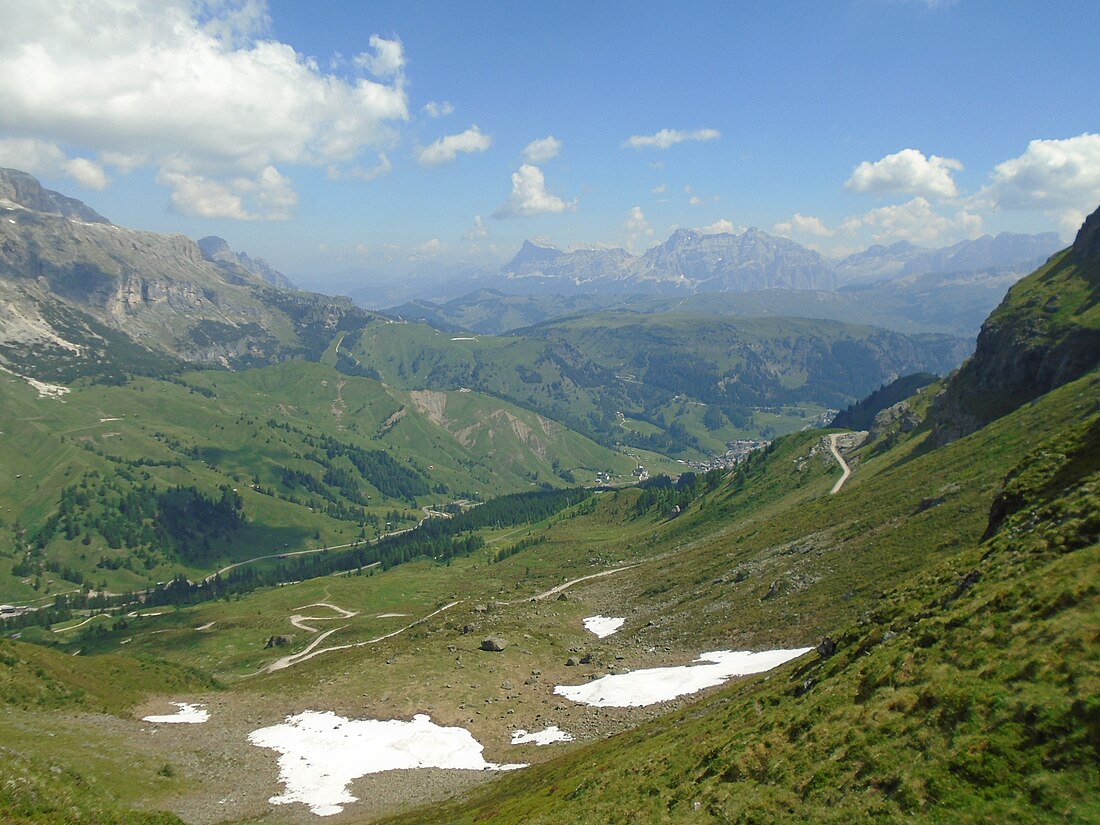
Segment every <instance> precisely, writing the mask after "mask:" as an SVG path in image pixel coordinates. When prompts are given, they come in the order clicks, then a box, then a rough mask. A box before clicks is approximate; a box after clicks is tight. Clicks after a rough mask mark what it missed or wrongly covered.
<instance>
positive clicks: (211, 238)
mask: <svg viewBox="0 0 1100 825" xmlns="http://www.w3.org/2000/svg"><path fill="white" fill-rule="evenodd" d="M198 243H199V249H201V250H202V256H203V258H205V259H206V260H208V261H210V262H211V263H215V264H226V265H227V266H228V267H230V268H232V267H238V266H239V267H241V268H243V269H246V270H248V271H249V272H251V273H252V274H253V275H259V276H260V277H261V278H263V280H264V281H266V282H267V283H269V284H271V285H272V286H277V287H279V288H280V289H294V284H293V283H291V280H290V278H288V277H287V276H286V275H284V274H283V273H282V272H279V270H277V269H275V268H274V267H273V266H271V264H269V263H268V262H267V261H265V260H264V259H263V258H250V257H249V256H248V255H246V254H245V253H244V252H234V251H233V250H232V249H230V247H229V242H228V241H226V240H225V239H224V238H219V237H218V236H216V235H207V236H206V237H205V238H199V241H198Z"/></svg>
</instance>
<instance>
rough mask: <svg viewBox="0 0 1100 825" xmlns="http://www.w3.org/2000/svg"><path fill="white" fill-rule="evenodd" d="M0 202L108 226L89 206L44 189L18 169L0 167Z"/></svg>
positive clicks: (103, 218)
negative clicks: (4, 201)
mask: <svg viewBox="0 0 1100 825" xmlns="http://www.w3.org/2000/svg"><path fill="white" fill-rule="evenodd" d="M0 200H6V201H10V202H11V203H14V204H16V205H18V206H22V207H23V208H24V209H29V210H31V211H32V212H41V213H43V214H47V215H58V216H60V217H62V218H69V219H70V220H76V221H83V222H85V223H110V221H109V220H107V219H106V218H105V217H103V216H102V215H100V214H99V213H98V212H96V211H95V210H94V209H92V208H91V207H89V206H87V205H86V204H84V203H82V202H80V201H78V200H77V199H76V198H69V197H66V196H65V195H62V194H61V193H60V192H54V191H53V190H52V189H46V188H45V187H44V186H42V184H40V183H39V182H38V179H37V178H35V177H34V176H33V175H28V174H27V173H26V172H20V171H19V170H18V169H2V168H0Z"/></svg>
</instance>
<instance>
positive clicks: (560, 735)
mask: <svg viewBox="0 0 1100 825" xmlns="http://www.w3.org/2000/svg"><path fill="white" fill-rule="evenodd" d="M572 741H573V736H572V735H571V734H569V733H566V732H565V731H563V730H561V729H560V728H559V727H558V726H557V725H551V726H550V727H548V728H544V729H543V730H540V731H535V732H534V733H528V732H527V731H525V730H523V729H522V728H520V729H519V730H514V731H512V744H513V745H526V744H529V743H531V742H534V743H535V744H536V745H552V744H553V743H554V742H572Z"/></svg>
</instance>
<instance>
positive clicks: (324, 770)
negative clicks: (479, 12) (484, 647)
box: [248, 710, 526, 816]
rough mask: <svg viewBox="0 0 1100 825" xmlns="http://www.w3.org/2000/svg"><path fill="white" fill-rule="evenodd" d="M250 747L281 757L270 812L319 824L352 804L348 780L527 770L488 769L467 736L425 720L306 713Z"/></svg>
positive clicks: (259, 735)
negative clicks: (297, 808) (306, 813)
mask: <svg viewBox="0 0 1100 825" xmlns="http://www.w3.org/2000/svg"><path fill="white" fill-rule="evenodd" d="M248 741H250V742H251V743H252V744H253V745H256V746H258V747H261V748H271V749H272V750H274V751H278V752H279V754H281V755H280V756H279V781H280V782H282V783H283V784H284V785H285V786H286V791H285V792H284V793H282V794H280V795H278V796H273V797H271V799H270V800H269V801H270V802H271V803H272V804H273V805H287V804H290V803H292V802H301V803H303V804H305V805H308V806H309V809H310V810H311V811H312V812H313V813H315V814H317V815H318V816H331V815H332V814H338V813H340V812H341V811H342V810H343V809H344V805H346V804H347V803H349V802H355V801H356V797H354V796H352V795H351V794H350V793H349V792H348V784H349V783H350V782H351V781H352V780H353V779H358V778H359V777H360V776H366V775H367V774H369V773H381V772H382V771H391V770H396V769H400V768H452V769H462V770H494V771H508V770H514V769H516V768H523V767H526V766H525V765H498V764H495V763H493V762H486V761H485V759H484V758H483V757H482V755H481V752H482V750H483V748H482V746H481V744H480V743H479V742H478V741H477V740H476V739H474V737H473V735H472V734H471V733H470V732H469V731H468V730H466V729H465V728H444V727H440V726H439V725H436V724H435V723H434V722H432V720H431V719H430V718H429V717H428V716H426V715H425V714H422V713H421V714H417V715H416V716H414V717H413V718H412V721H411V722H404V721H402V720H400V719H391V720H387V721H379V720H375V719H345V718H344V717H342V716H337V715H336V714H335V713H332V712H331V711H324V712H322V711H313V710H307V711H305V712H303V713H299V714H298V715H297V716H288V717H287V720H286V722H285V723H284V724H282V725H273V726H271V727H269V728H260V729H259V730H255V731H253V732H252V733H250V734H249V736H248Z"/></svg>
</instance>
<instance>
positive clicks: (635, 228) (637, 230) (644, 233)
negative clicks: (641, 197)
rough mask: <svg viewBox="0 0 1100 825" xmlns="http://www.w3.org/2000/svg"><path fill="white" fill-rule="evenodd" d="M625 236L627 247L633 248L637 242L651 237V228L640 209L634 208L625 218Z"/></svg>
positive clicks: (638, 207)
mask: <svg viewBox="0 0 1100 825" xmlns="http://www.w3.org/2000/svg"><path fill="white" fill-rule="evenodd" d="M626 236H627V240H628V242H629V245H630V246H631V247H633V246H634V245H635V244H636V243H637V242H638V241H639V240H643V239H645V238H652V237H653V227H651V226H650V225H649V221H648V220H646V216H645V212H643V211H642V207H640V206H635V207H633V208H632V209H631V210H630V212H629V213H628V214H627V216H626Z"/></svg>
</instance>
